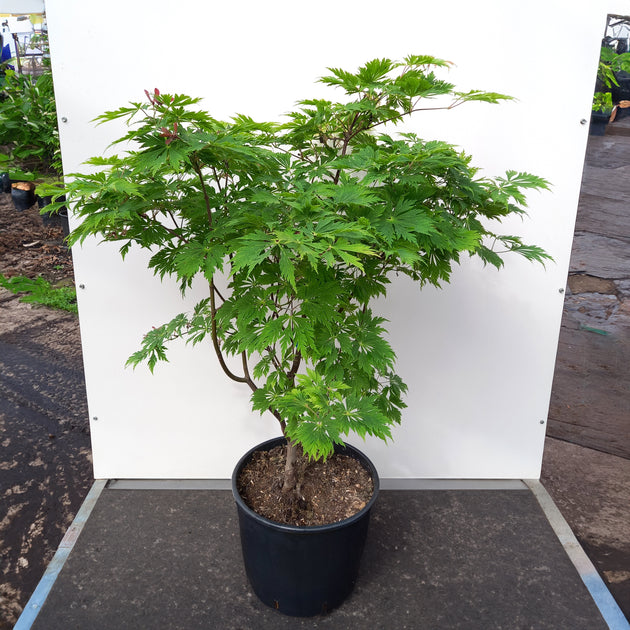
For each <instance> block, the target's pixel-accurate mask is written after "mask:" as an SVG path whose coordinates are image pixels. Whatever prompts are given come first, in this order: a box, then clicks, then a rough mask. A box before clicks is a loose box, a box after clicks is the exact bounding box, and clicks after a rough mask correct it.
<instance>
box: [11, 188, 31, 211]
mask: <svg viewBox="0 0 630 630" xmlns="http://www.w3.org/2000/svg"><path fill="white" fill-rule="evenodd" d="M17 183H20V182H17ZM11 199H12V200H13V205H14V206H15V208H16V210H20V211H23V210H28V209H29V208H30V207H31V206H33V205H34V204H35V190H34V187H33V186H29V187H28V188H17V187H16V184H15V183H13V184H11Z"/></svg>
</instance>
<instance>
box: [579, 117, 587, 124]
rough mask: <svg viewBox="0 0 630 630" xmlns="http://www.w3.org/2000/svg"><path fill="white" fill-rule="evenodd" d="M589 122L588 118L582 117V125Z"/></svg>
mask: <svg viewBox="0 0 630 630" xmlns="http://www.w3.org/2000/svg"><path fill="white" fill-rule="evenodd" d="M587 122H588V120H586V118H582V120H580V125H585V124H586V123H587Z"/></svg>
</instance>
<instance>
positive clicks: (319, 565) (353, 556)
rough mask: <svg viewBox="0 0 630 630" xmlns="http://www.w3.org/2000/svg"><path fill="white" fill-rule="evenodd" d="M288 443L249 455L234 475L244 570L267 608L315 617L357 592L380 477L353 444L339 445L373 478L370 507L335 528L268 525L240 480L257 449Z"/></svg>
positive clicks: (266, 444) (275, 442)
mask: <svg viewBox="0 0 630 630" xmlns="http://www.w3.org/2000/svg"><path fill="white" fill-rule="evenodd" d="M284 443H285V440H284V438H276V439H274V440H269V441H268V442H263V443H262V444H259V445H258V446H256V447H254V448H253V449H252V450H250V451H249V452H248V453H246V454H245V455H244V456H243V457H242V458H241V460H240V461H239V462H238V464H237V465H236V468H235V469H234V473H233V474H232V493H233V494H234V499H235V501H236V506H237V509H238V517H239V526H240V531H241V546H242V550H243V560H244V563H245V572H246V573H247V577H248V579H249V582H250V584H251V586H252V589H253V590H254V592H255V593H256V595H257V596H258V598H259V599H260V600H261V601H262V602H263V603H264V604H266V605H267V606H270V607H272V608H275V609H277V610H279V611H280V612H282V613H284V614H286V615H292V616H296V617H311V616H313V615H318V614H324V613H327V612H329V611H331V610H332V609H333V608H336V607H337V606H339V605H340V604H341V603H342V602H343V601H344V599H346V597H348V595H350V593H351V592H352V589H353V588H354V585H355V582H356V580H357V576H358V573H359V564H360V561H361V556H362V554H363V547H364V545H365V539H366V536H367V530H368V524H369V520H370V510H371V508H372V505H374V502H375V501H376V497H377V495H378V489H379V479H378V474H377V472H376V468H374V465H373V464H372V462H371V461H370V460H369V459H368V458H367V457H366V456H365V455H364V454H363V453H361V452H360V451H359V450H357V449H356V448H354V447H352V446H350V445H346V446H345V447H339V448H337V449H336V451H337V452H338V453H343V454H344V455H350V456H351V457H354V458H355V459H357V460H358V461H359V462H361V464H362V465H363V466H364V467H365V468H366V470H368V472H369V473H370V474H371V476H372V480H373V482H374V494H373V495H372V498H371V499H370V501H369V502H368V504H367V505H366V506H365V507H364V508H363V509H362V510H361V511H360V512H358V513H357V514H355V515H354V516H352V517H350V518H347V519H345V520H343V521H339V522H338V523H332V524H331V525H318V526H315V527H297V526H294V525H283V524H280V523H276V522H274V521H270V520H269V519H266V518H264V517H262V516H260V515H259V514H257V513H256V512H254V511H253V510H252V509H250V508H249V507H248V506H247V505H245V503H244V502H243V499H241V496H240V495H239V493H238V490H237V479H238V476H239V475H240V472H241V470H242V469H243V466H245V464H246V463H247V462H248V461H249V459H250V458H251V456H252V454H253V453H254V452H255V451H261V450H270V449H272V448H274V447H275V446H278V445H279V444H284Z"/></svg>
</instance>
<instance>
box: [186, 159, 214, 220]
mask: <svg viewBox="0 0 630 630" xmlns="http://www.w3.org/2000/svg"><path fill="white" fill-rule="evenodd" d="M190 162H191V164H192V167H193V169H194V170H195V173H197V177H198V178H199V183H200V184H201V190H202V192H203V199H204V202H205V204H206V214H207V215H208V224H209V225H210V227H212V206H211V205H210V197H208V190H207V189H206V182H205V180H204V178H203V173H202V172H201V167H200V166H199V159H198V158H197V156H196V155H193V156H192V159H191V160H190Z"/></svg>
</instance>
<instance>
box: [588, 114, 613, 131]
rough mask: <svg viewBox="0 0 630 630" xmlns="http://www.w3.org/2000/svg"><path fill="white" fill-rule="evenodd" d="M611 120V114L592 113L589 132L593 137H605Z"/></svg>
mask: <svg viewBox="0 0 630 630" xmlns="http://www.w3.org/2000/svg"><path fill="white" fill-rule="evenodd" d="M609 120H610V114H604V113H603V112H592V113H591V124H590V127H589V130H588V133H589V135H591V136H603V135H605V134H606V126H607V125H608V121H609Z"/></svg>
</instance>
